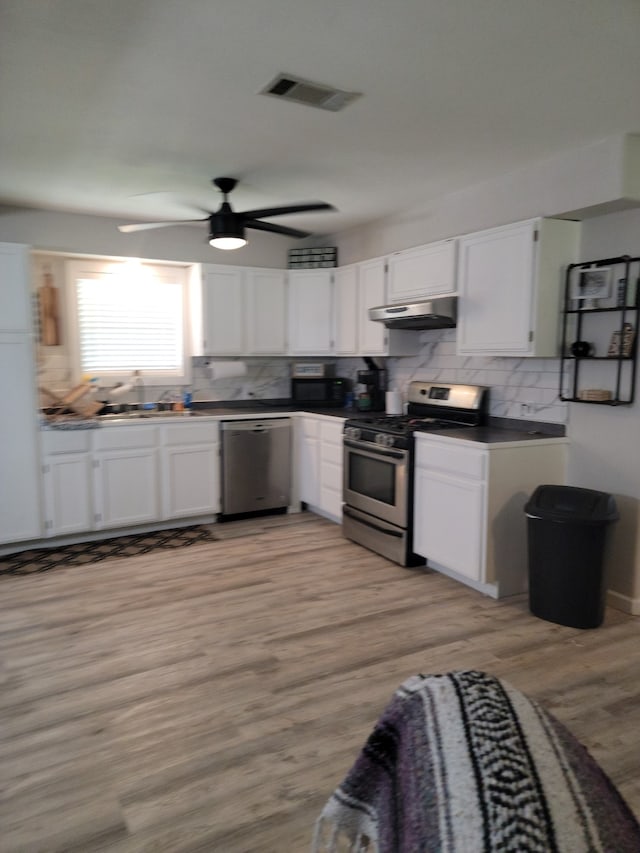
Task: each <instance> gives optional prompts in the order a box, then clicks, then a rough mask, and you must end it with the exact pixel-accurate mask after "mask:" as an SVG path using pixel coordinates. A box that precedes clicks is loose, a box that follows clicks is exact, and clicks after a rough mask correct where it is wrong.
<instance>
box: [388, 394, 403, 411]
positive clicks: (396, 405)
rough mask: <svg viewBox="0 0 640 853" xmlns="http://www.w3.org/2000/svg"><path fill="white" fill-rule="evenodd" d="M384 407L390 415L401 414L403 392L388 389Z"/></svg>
mask: <svg viewBox="0 0 640 853" xmlns="http://www.w3.org/2000/svg"><path fill="white" fill-rule="evenodd" d="M384 408H385V412H386V413H387V414H388V415H401V414H402V394H401V393H400V392H399V391H386V392H385V395H384Z"/></svg>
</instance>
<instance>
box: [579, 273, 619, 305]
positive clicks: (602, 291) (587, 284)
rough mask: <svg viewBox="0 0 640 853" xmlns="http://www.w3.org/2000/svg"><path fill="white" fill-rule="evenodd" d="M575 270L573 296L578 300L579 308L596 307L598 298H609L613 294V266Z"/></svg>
mask: <svg viewBox="0 0 640 853" xmlns="http://www.w3.org/2000/svg"><path fill="white" fill-rule="evenodd" d="M575 272H576V274H575V276H574V278H573V281H572V286H571V298H572V299H574V300H577V303H578V304H577V307H578V308H595V307H597V302H596V300H597V299H608V297H609V296H610V295H611V275H612V272H613V270H612V268H611V267H594V268H592V269H586V270H585V269H577V270H576V271H575Z"/></svg>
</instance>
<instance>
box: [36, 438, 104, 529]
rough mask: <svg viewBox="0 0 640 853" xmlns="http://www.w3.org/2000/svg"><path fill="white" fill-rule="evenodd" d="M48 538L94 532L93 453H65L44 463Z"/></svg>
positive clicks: (49, 458)
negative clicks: (87, 531)
mask: <svg viewBox="0 0 640 853" xmlns="http://www.w3.org/2000/svg"><path fill="white" fill-rule="evenodd" d="M42 470H43V475H44V476H43V484H44V509H45V512H44V516H45V522H44V531H45V536H61V535H63V534H68V533H79V532H81V531H83V530H91V529H92V528H93V498H92V493H91V492H92V489H91V480H92V476H91V475H92V471H93V467H92V463H91V454H89V453H61V454H57V455H55V456H48V457H46V458H45V460H44V465H43V466H42Z"/></svg>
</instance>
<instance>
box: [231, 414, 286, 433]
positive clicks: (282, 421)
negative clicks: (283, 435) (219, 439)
mask: <svg viewBox="0 0 640 853" xmlns="http://www.w3.org/2000/svg"><path fill="white" fill-rule="evenodd" d="M288 426H289V418H268V419H267V420H260V421H258V420H244V421H243V420H237V421H222V423H221V424H220V429H221V430H222V432H231V431H233V432H255V433H262V432H271V431H272V430H274V429H279V428H281V427H288Z"/></svg>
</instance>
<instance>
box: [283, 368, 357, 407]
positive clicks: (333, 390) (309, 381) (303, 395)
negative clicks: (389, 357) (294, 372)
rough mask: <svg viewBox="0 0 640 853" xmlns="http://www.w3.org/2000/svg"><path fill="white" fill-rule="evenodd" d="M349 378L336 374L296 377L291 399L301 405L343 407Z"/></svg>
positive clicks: (292, 386) (293, 382)
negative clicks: (341, 377) (342, 377)
mask: <svg viewBox="0 0 640 853" xmlns="http://www.w3.org/2000/svg"><path fill="white" fill-rule="evenodd" d="M346 390H347V380H346V379H340V378H339V377H336V376H322V377H315V376H314V377H304V378H297V377H294V378H293V379H292V380H291V400H292V402H294V403H296V405H299V406H313V407H314V408H318V407H322V406H332V407H335V408H342V406H344V395H345V391H346Z"/></svg>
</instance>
